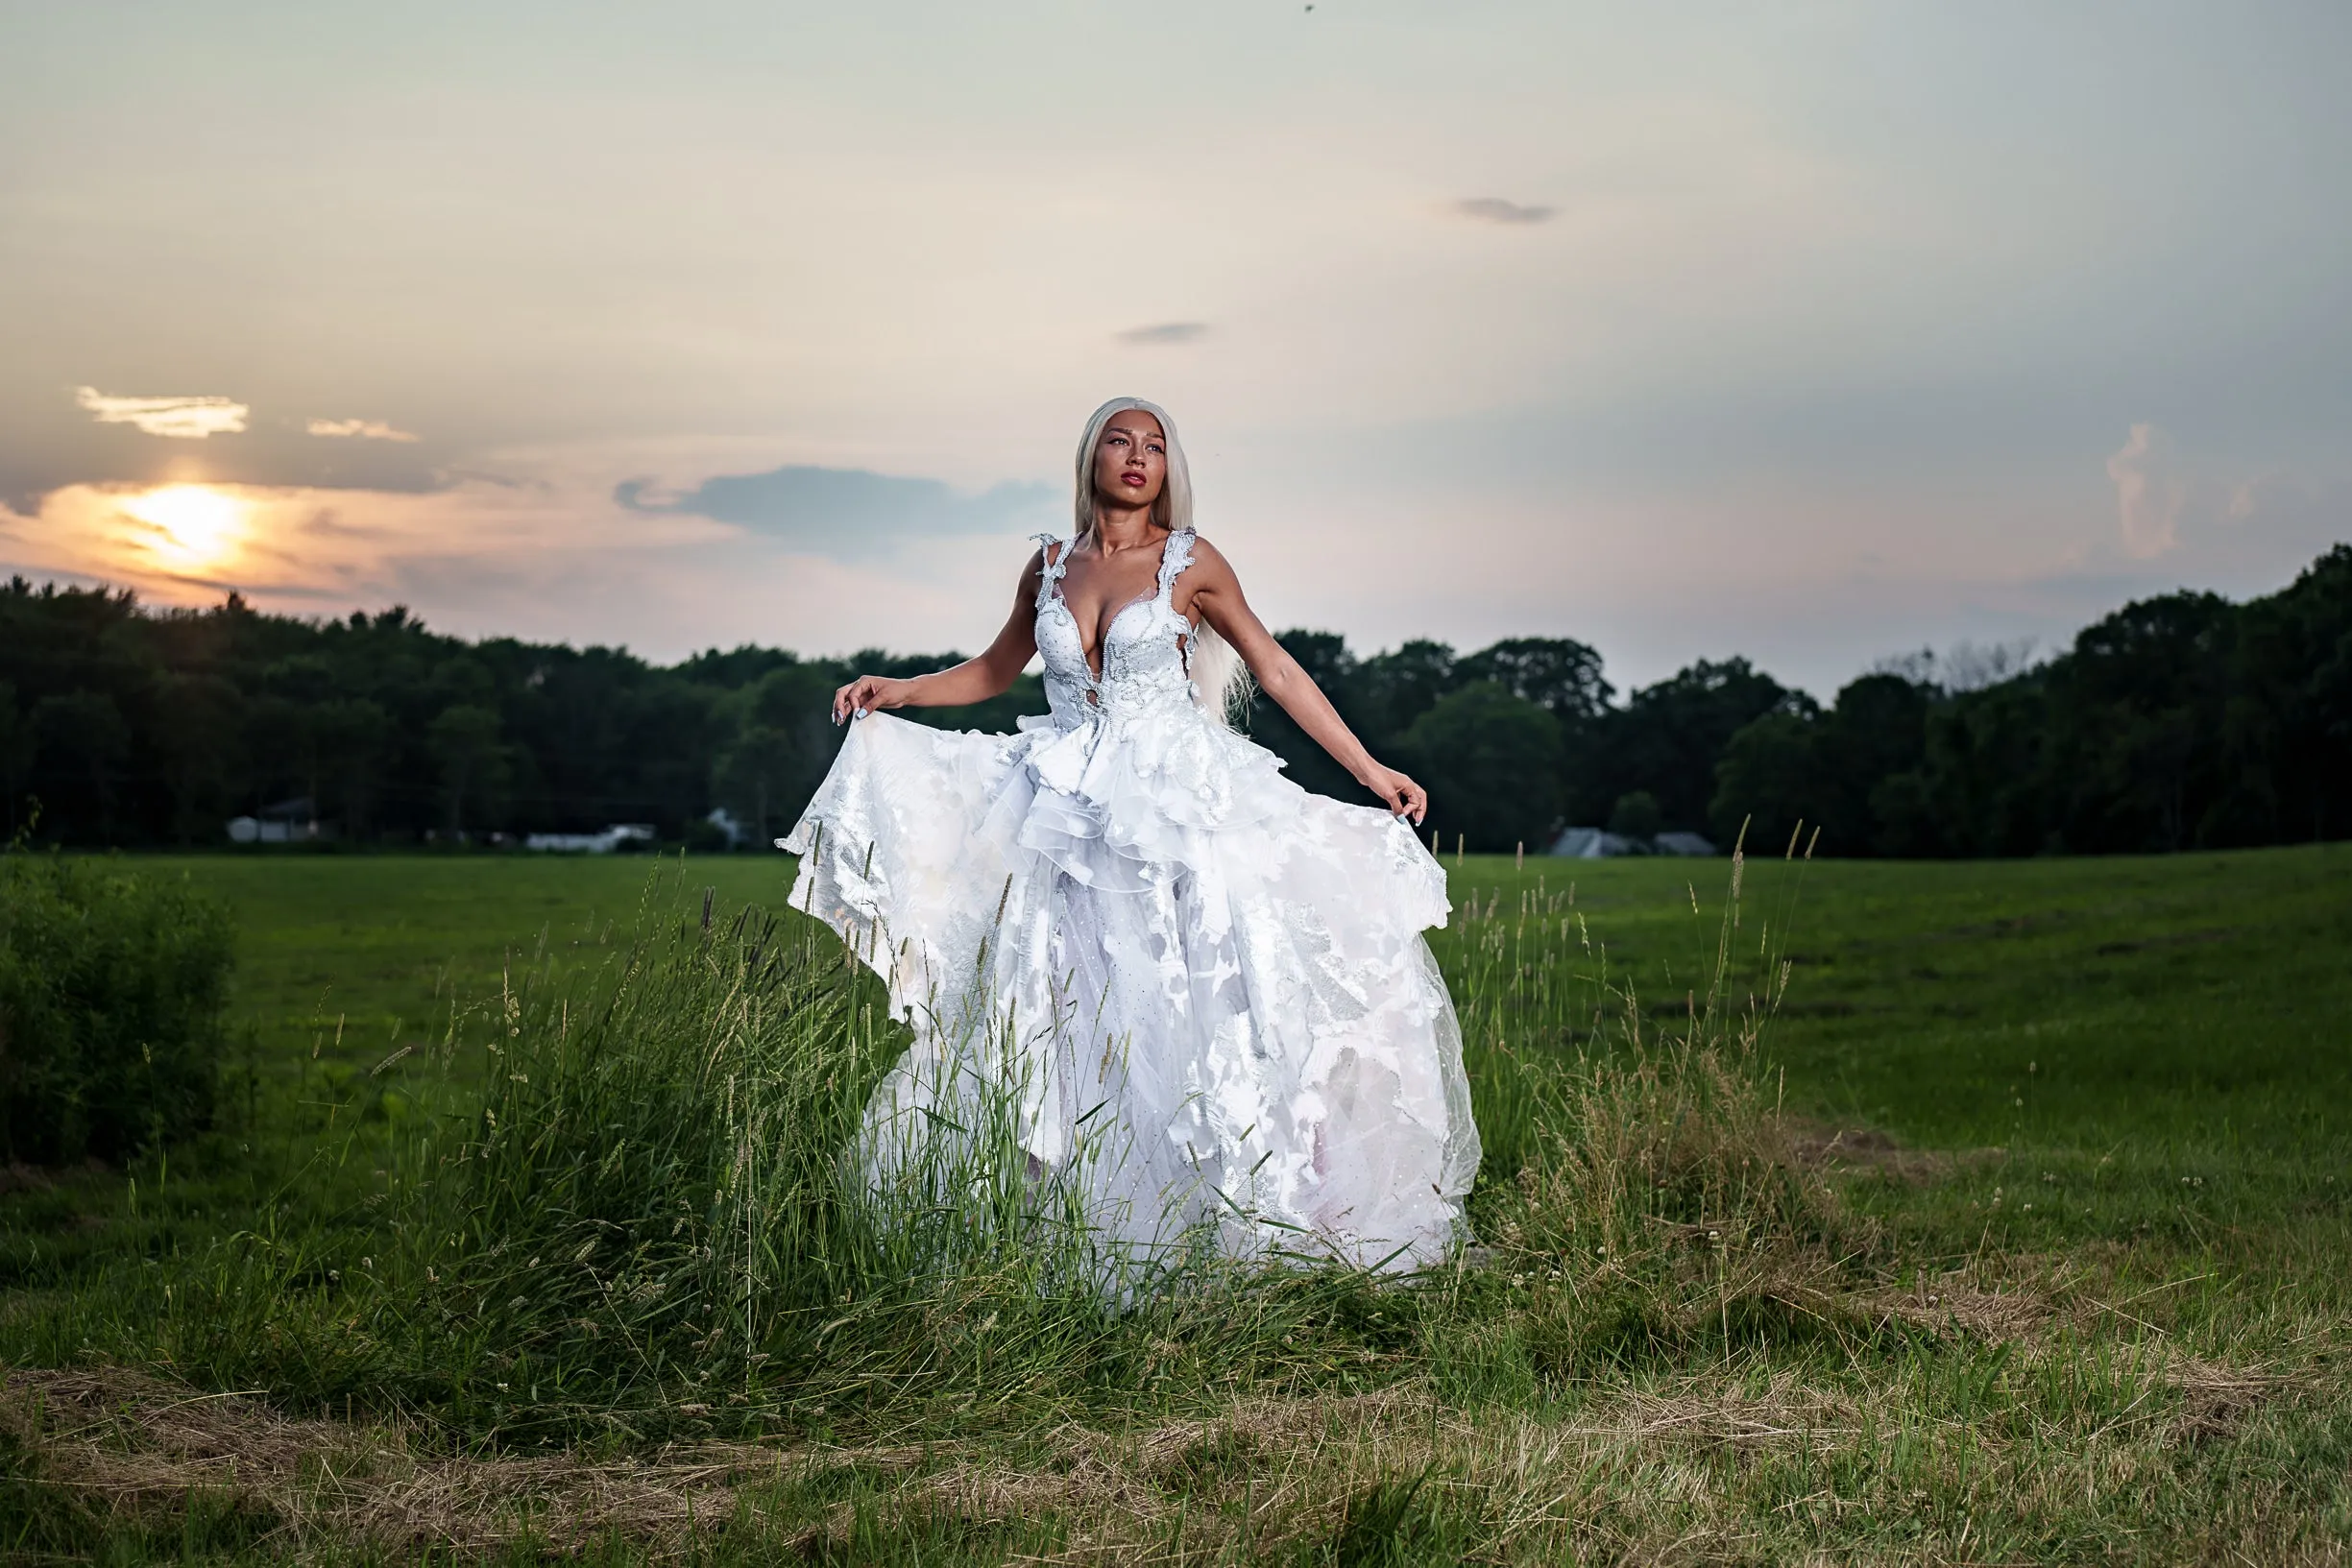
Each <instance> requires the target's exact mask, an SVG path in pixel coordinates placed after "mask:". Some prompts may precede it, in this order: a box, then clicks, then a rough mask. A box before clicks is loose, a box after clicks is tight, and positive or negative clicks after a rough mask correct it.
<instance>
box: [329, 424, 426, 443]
mask: <svg viewBox="0 0 2352 1568" xmlns="http://www.w3.org/2000/svg"><path fill="white" fill-rule="evenodd" d="M304 428H306V429H307V430H308V431H309V432H310V433H311V434H312V435H314V436H338V437H343V436H349V437H356V438H357V439H359V440H361V441H414V440H416V439H417V438H416V437H415V436H414V435H412V434H410V433H409V432H408V431H406V430H395V429H394V428H393V427H392V426H391V425H389V424H386V423H385V422H383V421H381V420H312V421H311V422H309V424H308V425H306V426H304Z"/></svg>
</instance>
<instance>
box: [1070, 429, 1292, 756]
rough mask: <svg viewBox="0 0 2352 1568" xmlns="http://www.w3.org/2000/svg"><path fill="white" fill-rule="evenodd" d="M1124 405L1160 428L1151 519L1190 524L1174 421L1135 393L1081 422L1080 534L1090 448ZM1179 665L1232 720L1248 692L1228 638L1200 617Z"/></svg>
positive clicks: (1216, 711) (1089, 495)
mask: <svg viewBox="0 0 2352 1568" xmlns="http://www.w3.org/2000/svg"><path fill="white" fill-rule="evenodd" d="M1129 409H1134V410H1136V411H1137V412H1139V413H1144V414H1149V415H1151V416H1152V418H1153V419H1155V420H1157V421H1159V427H1160V433H1161V434H1163V435H1165V436H1166V437H1167V438H1168V479H1167V482H1166V483H1165V484H1163V485H1162V486H1160V493H1159V498H1158V499H1157V500H1155V501H1153V502H1152V521H1153V522H1156V523H1158V524H1159V525H1160V526H1161V527H1163V528H1166V529H1168V530H1170V531H1171V532H1173V531H1175V530H1176V529H1179V528H1190V527H1191V526H1192V525H1193V478H1192V470H1191V469H1190V468H1189V467H1188V466H1187V465H1186V464H1185V462H1184V443H1183V442H1182V441H1181V440H1179V439H1178V438H1177V436H1176V421H1175V420H1174V419H1173V418H1171V417H1170V416H1169V413H1168V411H1167V410H1166V409H1164V408H1162V407H1160V405H1159V404H1157V403H1148V402H1145V401H1144V400H1143V399H1142V398H1112V399H1111V400H1110V401H1109V402H1106V403H1104V404H1103V406H1102V407H1101V408H1098V409H1096V410H1095V411H1094V415H1093V417H1092V418H1090V419H1089V420H1087V422H1086V433H1085V434H1084V435H1083V436H1080V437H1079V444H1078V533H1077V535H1076V536H1074V542H1075V540H1077V539H1083V538H1085V537H1086V535H1087V533H1088V531H1089V530H1091V529H1092V528H1093V527H1094V521H1095V498H1094V454H1095V448H1096V447H1097V446H1101V445H1102V442H1103V426H1104V425H1106V424H1108V423H1110V422H1111V417H1112V416H1113V415H1116V414H1124V413H1126V412H1127V411H1128V410H1129ZM1185 643H1186V648H1185V665H1186V667H1187V668H1188V669H1189V670H1190V671H1191V672H1192V682H1193V701H1194V702H1195V703H1197V704H1199V705H1200V710H1201V712H1205V713H1206V714H1208V715H1209V717H1211V718H1213V719H1215V720H1216V721H1217V722H1218V723H1220V724H1223V725H1225V726H1227V727H1228V728H1229V727H1230V726H1231V725H1232V723H1233V720H1234V717H1235V716H1236V715H1237V714H1238V713H1239V712H1241V711H1242V708H1243V706H1244V704H1246V703H1247V702H1248V701H1249V665H1247V664H1245V663H1242V656H1241V655H1240V654H1239V653H1237V652H1235V651H1234V648H1233V644H1231V643H1230V642H1227V641H1226V640H1225V639H1224V638H1222V637H1219V636H1218V635H1217V631H1216V629H1215V628H1214V627H1212V626H1210V625H1208V624H1207V623H1206V622H1205V621H1204V622H1202V623H1201V624H1200V626H1199V627H1197V628H1195V629H1194V631H1193V634H1192V636H1191V637H1189V638H1187V639H1185Z"/></svg>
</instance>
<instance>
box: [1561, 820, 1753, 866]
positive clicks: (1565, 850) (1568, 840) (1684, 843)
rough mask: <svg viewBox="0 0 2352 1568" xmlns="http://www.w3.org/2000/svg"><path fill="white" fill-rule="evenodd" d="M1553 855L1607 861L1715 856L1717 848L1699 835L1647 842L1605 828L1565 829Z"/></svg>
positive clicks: (1666, 835)
mask: <svg viewBox="0 0 2352 1568" xmlns="http://www.w3.org/2000/svg"><path fill="white" fill-rule="evenodd" d="M1551 853H1552V854H1554V855H1558V856H1565V857H1566V858H1568V859H1571V860H1607V859H1612V858H1614V857H1615V856H1620V855H1712V854H1714V853H1715V846H1714V845H1713V844H1712V843H1711V842H1709V840H1707V839H1705V838H1702V837H1700V836H1699V835H1698V834H1697V833H1681V832H1674V833H1660V834H1659V835H1658V836H1657V837H1655V838H1651V839H1646V840H1645V839H1639V838H1630V837H1628V836H1626V835H1625V834H1624V833H1612V832H1610V831H1609V830H1608V829H1606V828H1564V829H1562V830H1561V832H1560V836H1559V837H1558V838H1555V839H1553V840H1552V848H1551Z"/></svg>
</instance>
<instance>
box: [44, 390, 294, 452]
mask: <svg viewBox="0 0 2352 1568" xmlns="http://www.w3.org/2000/svg"><path fill="white" fill-rule="evenodd" d="M74 401H75V402H78V403H80V404H81V405H82V406H83V407H84V408H86V409H88V410H89V412H90V415H91V417H92V418H94V419H95V420H97V422H99V423H100V424H133V425H136V426H138V428H139V429H141V430H143V431H145V432H146V433H147V434H149V435H151V436H169V437H171V438H172V439H174V440H176V441H202V440H204V439H205V438H206V436H223V435H226V436H233V435H238V434H241V433H242V432H243V431H244V429H245V416H246V415H248V414H250V413H252V412H253V410H251V409H250V408H248V407H246V406H245V404H243V403H240V402H237V401H235V400H234V399H232V398H112V397H109V396H108V395H107V394H105V393H103V392H100V391H99V390H98V389H97V388H96V387H77V388H76V389H75V390H74Z"/></svg>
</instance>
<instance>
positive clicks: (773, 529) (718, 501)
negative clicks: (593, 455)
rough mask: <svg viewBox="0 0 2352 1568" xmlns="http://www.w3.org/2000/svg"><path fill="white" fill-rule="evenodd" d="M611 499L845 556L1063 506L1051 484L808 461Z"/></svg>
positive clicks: (1052, 515) (1004, 527) (1051, 517)
mask: <svg viewBox="0 0 2352 1568" xmlns="http://www.w3.org/2000/svg"><path fill="white" fill-rule="evenodd" d="M613 499H614V500H616V501H618V503H619V504H620V505H622V506H624V507H626V508H628V509H629V510H630V511H632V512H643V513H654V514H673V515H674V514H688V515H691V516H694V517H701V518H709V519H713V520H715V521H718V522H731V523H736V524H738V525H740V526H741V527H744V528H749V529H752V530H755V531H756V532H758V533H760V534H763V535H765V536H767V537H769V538H771V539H774V540H776V541H778V542H779V543H783V544H784V545H786V546H787V547H788V548H789V549H791V550H793V551H795V552H797V553H804V554H810V555H825V556H831V557H833V558H834V559H836V560H841V561H850V560H860V559H870V558H872V557H874V556H878V555H885V554H887V553H889V551H890V550H891V548H892V547H893V546H894V545H896V544H898V543H901V542H903V541H906V540H910V539H926V538H937V537H941V536H945V535H958V534H1000V533H1012V532H1016V531H1018V530H1021V529H1024V528H1030V527H1036V526H1046V525H1050V524H1052V523H1054V522H1055V521H1057V520H1059V519H1058V518H1057V516H1056V514H1057V513H1058V512H1060V511H1061V510H1062V500H1061V495H1060V493H1059V492H1058V491H1055V490H1054V489H1053V488H1051V487H1049V486H1046V485H1039V484H1026V483H1019V482H1014V481H1009V480H1008V481H1006V483H1004V484H1000V485H996V486H993V487H991V488H990V489H988V490H985V491H982V493H981V494H979V495H960V494H958V492H957V491H955V490H954V489H952V488H951V487H949V486H948V485H945V484H943V483H941V482H940V481H939V480H936V479H915V478H906V477H902V476H900V475H896V474H888V473H873V472H870V471H868V470H864V469H824V468H815V467H811V466H807V465H802V464H791V465H788V466H787V467H784V468H781V469H771V470H768V471H767V472H765V473H737V474H719V475H716V476H715V477H713V478H709V479H705V480H704V481H703V482H702V483H701V484H699V485H697V486H695V487H694V488H693V489H692V490H691V491H688V492H685V493H684V494H680V495H665V494H662V493H660V492H659V490H658V489H657V487H656V486H655V485H654V484H653V483H652V482H651V481H649V480H643V479H631V480H628V481H626V482H625V483H623V484H621V485H619V486H617V487H616V488H615V489H614V491H613Z"/></svg>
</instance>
